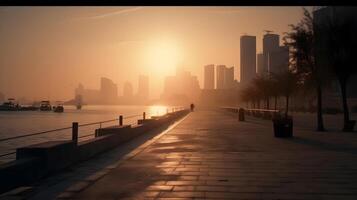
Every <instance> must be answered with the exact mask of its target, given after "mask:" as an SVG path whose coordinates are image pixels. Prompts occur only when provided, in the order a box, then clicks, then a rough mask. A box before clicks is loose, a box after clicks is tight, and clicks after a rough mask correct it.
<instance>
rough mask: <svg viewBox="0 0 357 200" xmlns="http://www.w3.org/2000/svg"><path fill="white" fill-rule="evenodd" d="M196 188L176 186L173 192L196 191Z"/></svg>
mask: <svg viewBox="0 0 357 200" xmlns="http://www.w3.org/2000/svg"><path fill="white" fill-rule="evenodd" d="M194 190H195V186H175V187H174V189H173V191H175V192H178V191H194Z"/></svg>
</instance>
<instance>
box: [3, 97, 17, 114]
mask: <svg viewBox="0 0 357 200" xmlns="http://www.w3.org/2000/svg"><path fill="white" fill-rule="evenodd" d="M14 101H15V99H13V98H9V99H8V101H7V102H4V103H3V104H2V105H0V111H18V110H19V108H20V106H19V104H15V102H14Z"/></svg>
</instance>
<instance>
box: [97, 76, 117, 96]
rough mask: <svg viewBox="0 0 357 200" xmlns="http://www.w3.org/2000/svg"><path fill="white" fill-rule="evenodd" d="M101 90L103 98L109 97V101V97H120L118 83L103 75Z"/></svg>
mask: <svg viewBox="0 0 357 200" xmlns="http://www.w3.org/2000/svg"><path fill="white" fill-rule="evenodd" d="M100 92H101V95H102V98H103V100H104V99H108V101H109V99H111V100H113V99H116V98H117V97H118V88H117V85H116V84H114V83H113V81H112V80H110V79H109V78H105V77H102V78H101V79H100ZM111 100H110V101H111Z"/></svg>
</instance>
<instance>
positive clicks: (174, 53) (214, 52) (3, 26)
mask: <svg viewBox="0 0 357 200" xmlns="http://www.w3.org/2000/svg"><path fill="white" fill-rule="evenodd" d="M301 16H302V8H301V7H0V35H1V37H0V44H1V45H0V92H2V93H4V94H5V95H6V97H15V98H20V97H22V96H25V97H27V98H29V99H46V98H49V99H51V100H68V99H69V98H72V97H73V90H74V88H75V87H76V86H77V85H78V83H79V82H81V83H83V84H84V86H85V87H86V88H93V89H95V88H99V79H100V77H101V76H104V77H108V78H110V79H112V80H113V81H114V82H115V83H117V84H118V86H119V94H121V93H122V91H121V90H122V87H123V84H124V82H125V81H130V82H131V83H132V84H133V86H134V92H136V90H137V78H138V75H139V74H144V75H149V78H150V95H151V97H152V98H156V97H158V96H159V94H161V92H162V88H163V80H164V79H163V78H164V77H165V76H167V75H172V74H174V72H175V67H176V66H177V65H181V66H184V67H185V69H187V70H189V71H191V72H192V73H193V74H194V75H197V76H198V79H199V81H200V86H201V87H202V83H203V66H204V65H206V64H225V65H227V66H235V73H236V74H235V77H236V79H238V80H239V59H240V58H239V55H240V50H239V38H240V36H241V35H242V34H244V33H247V34H250V35H256V36H257V45H258V46H257V50H258V51H261V49H262V47H261V45H262V44H261V43H262V42H261V40H262V35H263V33H264V32H263V30H273V31H274V32H275V33H278V34H282V33H283V32H286V31H288V30H289V27H288V24H291V23H296V22H297V21H299V19H300V18H301Z"/></svg>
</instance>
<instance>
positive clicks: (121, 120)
mask: <svg viewBox="0 0 357 200" xmlns="http://www.w3.org/2000/svg"><path fill="white" fill-rule="evenodd" d="M119 126H123V115H120V116H119Z"/></svg>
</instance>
